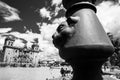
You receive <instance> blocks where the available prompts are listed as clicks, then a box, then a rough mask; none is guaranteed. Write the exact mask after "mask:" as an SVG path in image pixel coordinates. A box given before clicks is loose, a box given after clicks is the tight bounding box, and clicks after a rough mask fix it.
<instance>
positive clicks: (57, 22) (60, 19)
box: [53, 17, 66, 24]
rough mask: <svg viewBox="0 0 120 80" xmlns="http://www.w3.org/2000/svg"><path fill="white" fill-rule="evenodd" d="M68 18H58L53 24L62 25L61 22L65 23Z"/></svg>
mask: <svg viewBox="0 0 120 80" xmlns="http://www.w3.org/2000/svg"><path fill="white" fill-rule="evenodd" d="M65 20H66V17H60V18H56V19H55V20H54V21H53V23H55V24H60V23H61V22H63V21H65Z"/></svg>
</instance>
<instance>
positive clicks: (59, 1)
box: [52, 0, 62, 5]
mask: <svg viewBox="0 0 120 80" xmlns="http://www.w3.org/2000/svg"><path fill="white" fill-rule="evenodd" d="M61 2H62V0H52V5H59V4H61Z"/></svg>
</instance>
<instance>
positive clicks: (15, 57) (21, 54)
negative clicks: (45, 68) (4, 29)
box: [3, 37, 39, 65]
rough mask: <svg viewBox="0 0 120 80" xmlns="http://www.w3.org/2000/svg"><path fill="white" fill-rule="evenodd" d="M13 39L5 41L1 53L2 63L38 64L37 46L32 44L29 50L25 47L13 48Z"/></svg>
mask: <svg viewBox="0 0 120 80" xmlns="http://www.w3.org/2000/svg"><path fill="white" fill-rule="evenodd" d="M14 41H15V39H14V38H11V37H8V38H6V39H5V43H4V47H3V53H4V62H6V63H7V64H13V63H17V64H29V63H30V64H33V65H37V64H38V60H39V59H38V56H37V55H38V53H39V46H38V44H37V43H34V44H33V45H32V47H31V49H28V48H27V46H24V47H23V48H18V47H15V46H13V44H14Z"/></svg>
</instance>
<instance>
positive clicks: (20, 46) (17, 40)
mask: <svg viewBox="0 0 120 80" xmlns="http://www.w3.org/2000/svg"><path fill="white" fill-rule="evenodd" d="M24 45H25V44H24V43H23V42H22V41H21V40H20V39H16V40H15V42H14V44H13V46H15V47H19V48H23V47H24Z"/></svg>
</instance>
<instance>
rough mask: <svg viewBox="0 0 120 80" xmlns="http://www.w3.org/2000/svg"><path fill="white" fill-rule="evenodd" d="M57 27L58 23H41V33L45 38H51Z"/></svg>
mask: <svg viewBox="0 0 120 80" xmlns="http://www.w3.org/2000/svg"><path fill="white" fill-rule="evenodd" d="M57 27H58V24H47V23H43V24H42V26H41V35H42V36H43V38H44V39H46V40H51V39H52V34H53V33H54V32H55V30H56V28H57Z"/></svg>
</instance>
